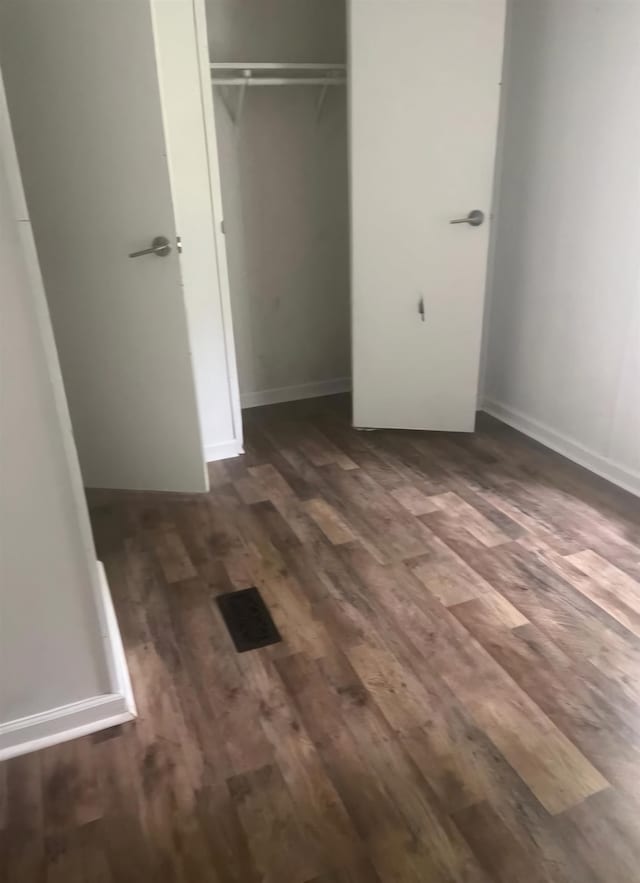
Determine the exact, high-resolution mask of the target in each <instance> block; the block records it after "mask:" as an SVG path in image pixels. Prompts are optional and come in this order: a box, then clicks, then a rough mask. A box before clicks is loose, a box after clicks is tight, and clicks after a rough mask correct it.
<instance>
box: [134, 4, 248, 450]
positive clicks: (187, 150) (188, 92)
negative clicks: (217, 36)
mask: <svg viewBox="0 0 640 883" xmlns="http://www.w3.org/2000/svg"><path fill="white" fill-rule="evenodd" d="M184 4H188V5H189V6H190V7H191V16H186V15H185V14H184V9H183V8H181V7H183V5H184ZM151 7H152V13H153V25H154V30H155V33H156V45H157V46H160V47H161V46H162V45H165V46H167V45H171V46H178V45H179V46H182V47H184V49H183V52H179V51H175V52H174V51H172V53H171V54H170V56H168V57H166V58H165V57H163V58H158V59H157V62H158V77H159V82H160V95H161V99H162V110H163V115H164V121H165V137H166V139H167V148H168V159H169V173H170V176H171V177H172V179H173V180H172V190H173V196H174V210H175V215H176V226H177V230H178V233H179V234H180V235H182V236H183V238H184V240H185V242H186V241H188V240H189V238H190V237H189V228H190V225H192V226H191V229H193V230H194V238H195V236H197V235H200V236H201V235H202V228H203V225H206V226H210V235H211V240H212V241H213V246H214V247H213V250H212V253H211V254H203V253H199V254H198V255H194V256H193V263H190V261H191V258H192V256H191V255H189V254H188V253H187V252H185V253H183V255H182V258H181V263H182V272H183V278H184V283H185V301H186V307H187V321H188V324H189V328H190V336H191V340H192V345H193V348H194V364H195V374H196V387H197V388H198V400H199V405H200V410H201V423H202V425H203V434H204V439H205V444H204V450H205V459H206V460H207V461H212V460H220V459H223V458H225V457H233V456H236V455H238V454H241V453H242V452H243V447H242V443H243V436H242V413H241V408H240V388H239V384H238V371H237V364H236V350H235V341H234V336H233V319H232V313H231V296H230V288H229V271H228V266H227V254H226V243H225V237H224V233H223V224H222V218H223V208H222V189H221V184H220V164H219V157H218V146H217V140H216V128H215V116H214V114H215V111H214V106H213V95H212V91H211V71H210V68H209V41H208V36H207V18H206V3H205V0H173V2H171V3H167V0H151ZM191 53H193V56H192V57H190V54H191ZM194 71H195V74H196V76H197V77H198V80H199V82H198V89H199V95H198V98H199V108H196V107H195V105H194V104H191V105H189V101H190V100H191V101H192V102H194V101H195V100H196V94H195V89H194V83H193V79H192V78H191V77H192V73H193V72H194ZM186 78H189V79H188V81H187V79H186ZM189 111H191V113H192V114H193V116H191V117H190V116H189ZM196 113H199V114H201V119H202V133H203V139H204V143H202V142H201V143H196V141H195V140H194V139H193V138H191V137H190V135H189V133H190V132H193V128H194V123H193V121H194V119H195V115H196ZM185 133H186V137H183V135H184V134H185ZM205 166H206V168H205ZM205 175H206V177H207V179H208V181H209V200H208V201H207V204H206V205H205V200H203V199H202V198H201V197H202V194H201V190H200V189H199V187H198V189H195V190H194V189H190V188H189V186H188V182H189V181H190V180H194V181H196V182H197V184H198V185H199V182H200V181H201V180H202V178H203V177H204V176H205ZM183 182H186V186H185V188H184V189H183V188H182V187H179V186H177V185H178V184H182V183H183ZM200 252H202V250H200ZM216 286H217V291H216V290H215V288H216ZM203 287H204V288H205V289H206V290H207V292H208V295H207V296H209V297H212V298H216V297H217V298H219V307H220V313H221V319H222V335H223V340H224V350H225V365H226V385H227V392H228V400H229V407H230V410H231V420H232V425H233V433H232V437H231V438H230V439H223V440H218V439H217V440H216V442H215V443H213V444H212V443H211V441H210V440H209V439H208V438H207V413H208V412H210V411H211V409H212V401H211V399H208V400H207V389H206V388H205V386H204V385H205V383H206V380H203V372H206V367H205V365H204V363H206V358H207V354H206V351H205V348H202V350H201V351H200V352H199V351H198V344H197V336H198V335H197V325H198V319H199V316H200V314H201V311H202V303H200V304H198V303H197V300H198V296H199V294H198V293H199V292H200V293H201V292H202V290H203ZM200 296H201V294H200ZM212 345H213V341H212Z"/></svg>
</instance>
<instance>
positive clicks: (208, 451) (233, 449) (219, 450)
mask: <svg viewBox="0 0 640 883" xmlns="http://www.w3.org/2000/svg"><path fill="white" fill-rule="evenodd" d="M239 454H244V448H243V447H242V443H241V442H239V441H238V440H237V439H233V440H232V441H228V442H220V443H218V444H217V445H205V447H204V458H205V460H206V461H207V463H213V462H214V460H227V459H229V457H237V456H238V455H239Z"/></svg>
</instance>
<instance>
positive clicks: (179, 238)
mask: <svg viewBox="0 0 640 883" xmlns="http://www.w3.org/2000/svg"><path fill="white" fill-rule="evenodd" d="M176 248H177V249H178V254H182V236H176Z"/></svg>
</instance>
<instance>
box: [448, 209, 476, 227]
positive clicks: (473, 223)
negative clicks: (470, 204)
mask: <svg viewBox="0 0 640 883" xmlns="http://www.w3.org/2000/svg"><path fill="white" fill-rule="evenodd" d="M449 223H450V224H470V226H471V227H479V226H480V225H481V224H483V223H484V212H481V211H480V209H479V208H474V210H473V211H472V212H469V214H468V215H467V217H466V218H454V219H453V221H449Z"/></svg>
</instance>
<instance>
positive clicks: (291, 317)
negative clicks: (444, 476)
mask: <svg viewBox="0 0 640 883" xmlns="http://www.w3.org/2000/svg"><path fill="white" fill-rule="evenodd" d="M206 8H207V30H208V48H209V56H210V74H211V81H212V82H211V87H212V92H213V101H214V108H215V128H216V138H217V149H218V160H219V172H220V178H221V190H222V204H223V212H224V230H225V234H226V253H227V262H228V269H229V282H230V294H231V296H230V300H231V311H232V315H233V328H234V338H235V345H236V354H237V369H238V378H239V387H240V396H241V403H242V406H243V407H250V406H254V405H261V404H268V403H271V402H279V401H287V400H291V399H296V398H303V397H307V396H313V395H322V394H328V393H331V392H338V391H342V390H346V389H349V388H351V385H352V379H351V375H352V373H353V400H354V405H353V415H354V424H355V425H356V426H358V427H362V428H383V427H386V428H410V429H436V430H459V431H471V430H473V428H474V425H475V412H476V399H477V390H478V380H479V365H480V351H481V342H482V324H483V312H484V293H485V279H486V272H487V259H488V249H489V229H490V219H491V200H492V187H493V174H494V162H495V150H496V138H497V125H498V109H499V96H500V78H501V69H502V51H503V40H504V23H505V2H504V0H457V2H455V3H451V2H443V0H403V2H401V3H399V2H397V0H348V2H344V0H242V2H238V0H206ZM352 365H353V371H352V370H351V367H352Z"/></svg>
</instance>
